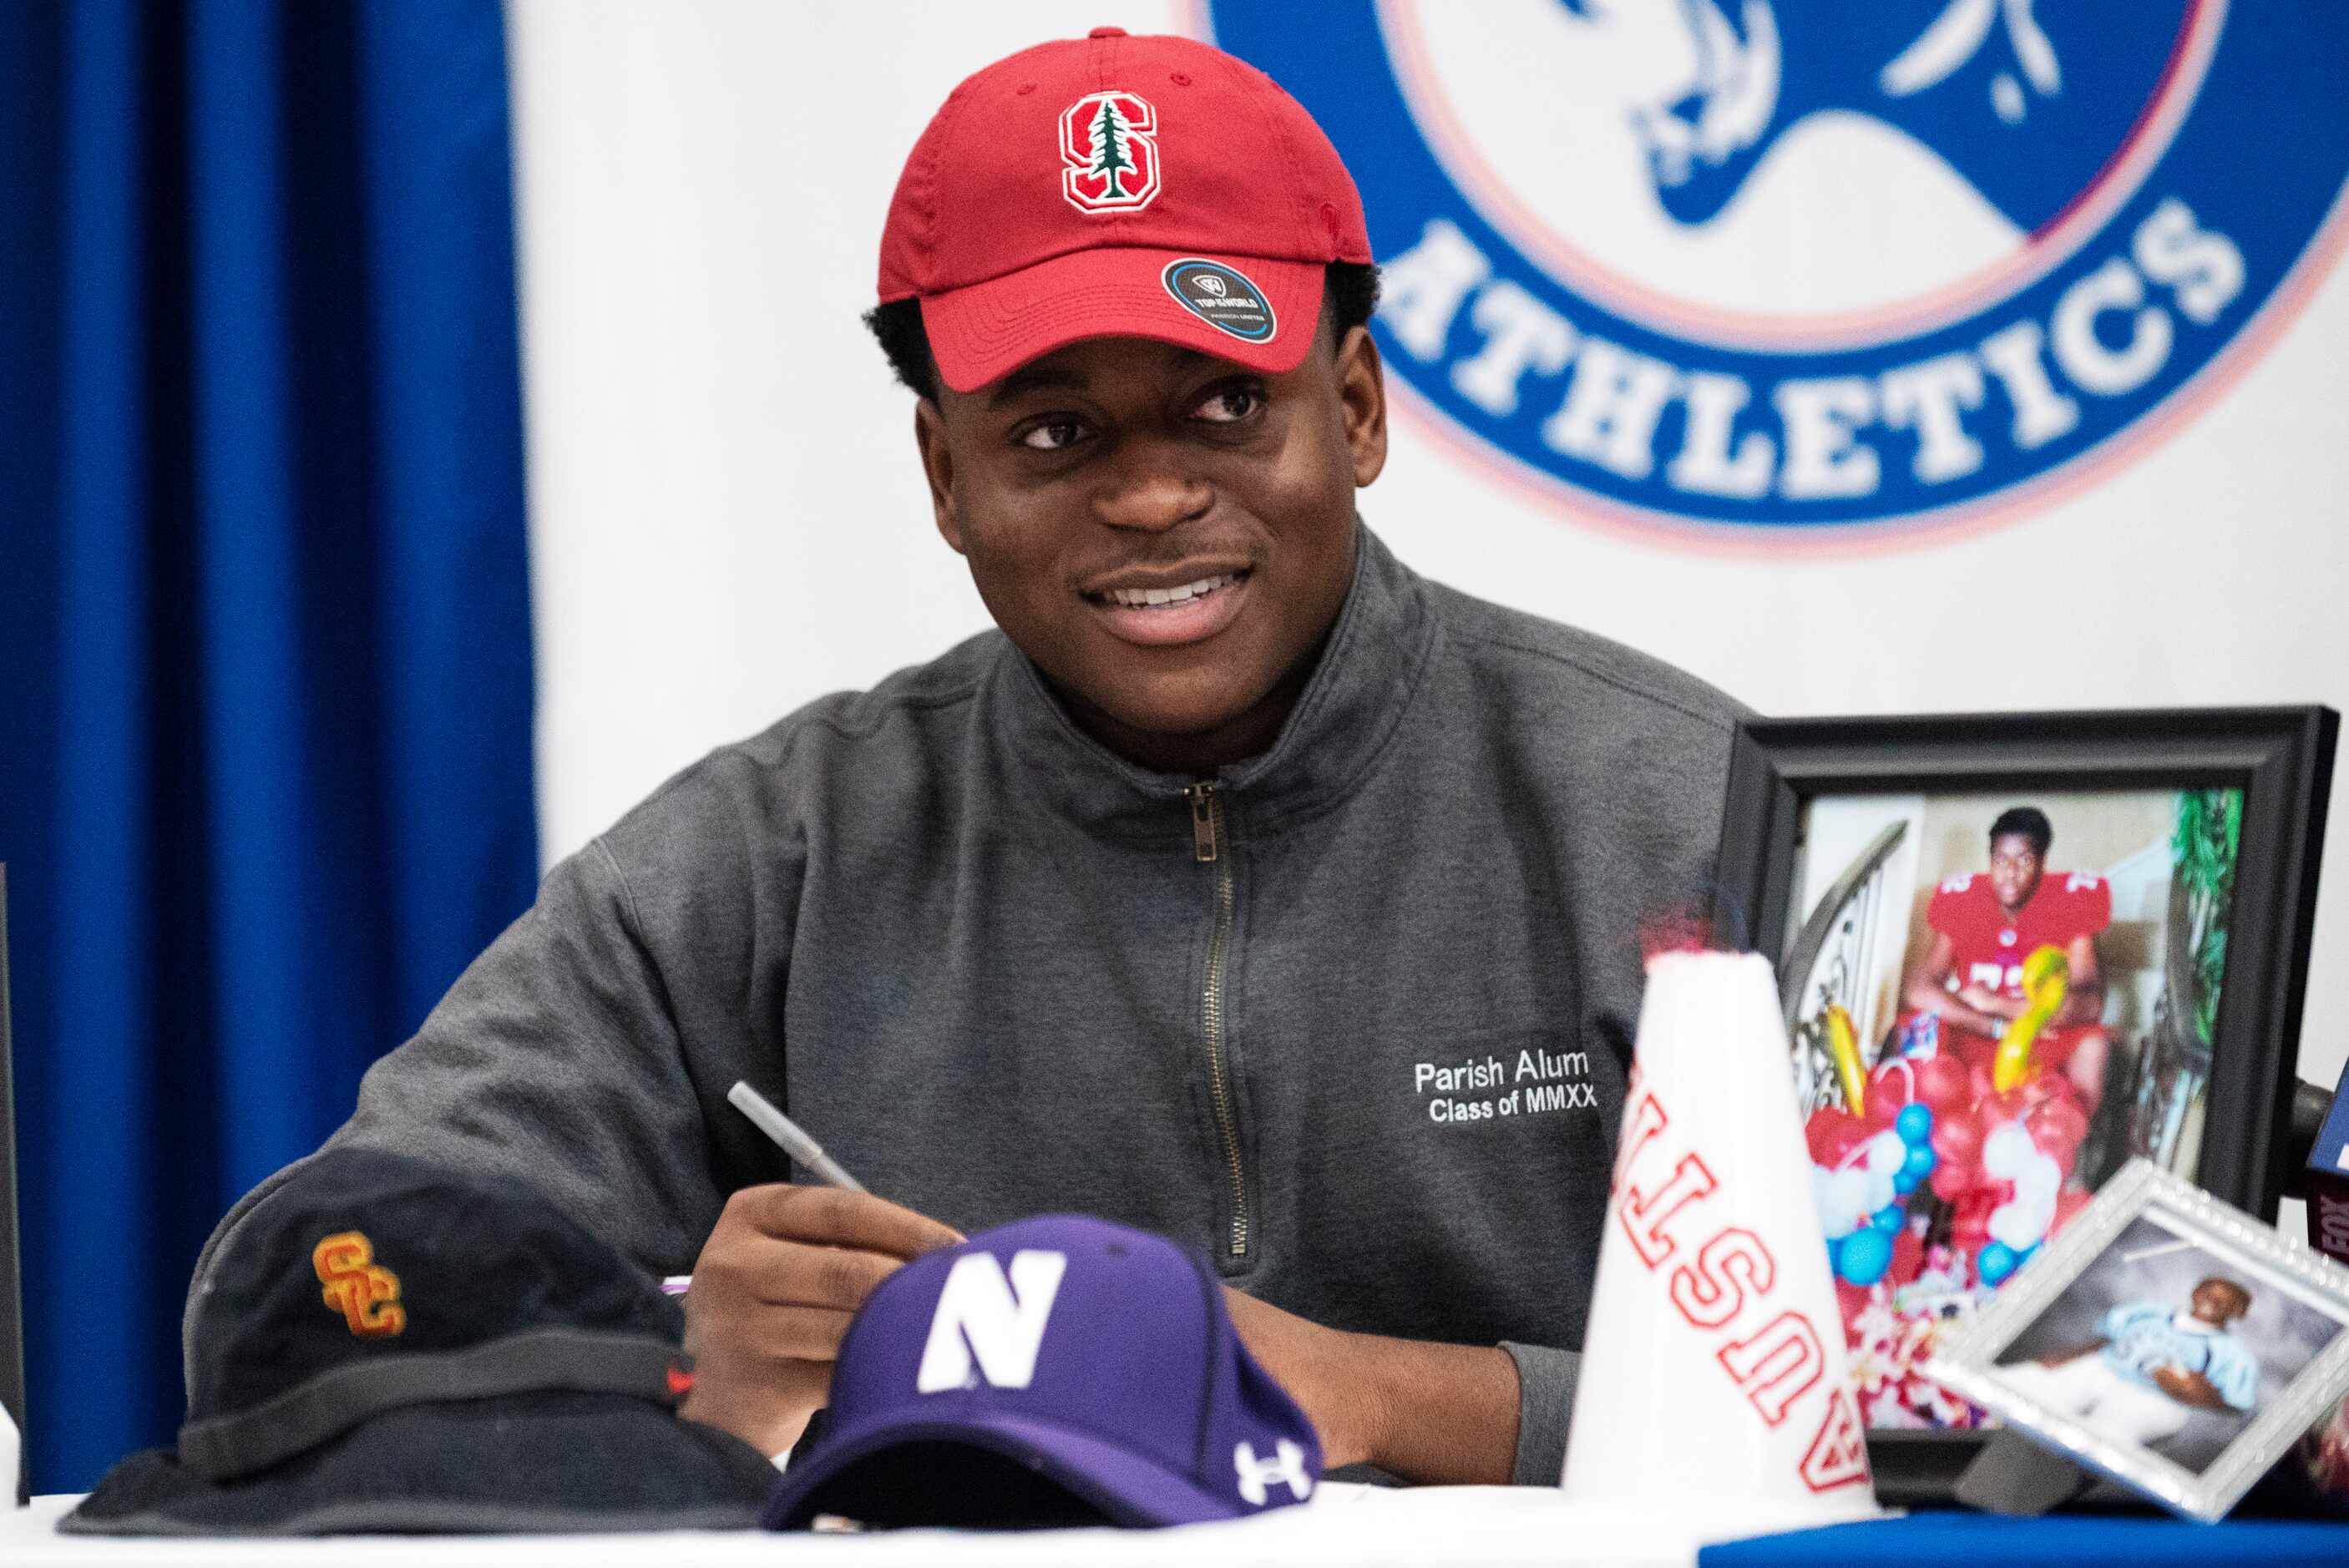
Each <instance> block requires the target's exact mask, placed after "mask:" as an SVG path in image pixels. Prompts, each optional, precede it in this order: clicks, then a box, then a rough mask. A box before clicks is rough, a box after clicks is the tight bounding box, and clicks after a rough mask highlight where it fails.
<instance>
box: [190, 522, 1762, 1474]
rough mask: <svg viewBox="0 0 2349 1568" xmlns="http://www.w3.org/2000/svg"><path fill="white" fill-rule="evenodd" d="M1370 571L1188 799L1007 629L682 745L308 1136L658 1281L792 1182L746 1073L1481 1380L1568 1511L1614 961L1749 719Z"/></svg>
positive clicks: (995, 1200) (867, 1128)
mask: <svg viewBox="0 0 2349 1568" xmlns="http://www.w3.org/2000/svg"><path fill="white" fill-rule="evenodd" d="M1359 544H1360V548H1359V549H1358V551H1357V560H1356V567H1355V578H1354V583H1353V586H1352V588H1351V591H1350V594H1349V597H1348V599H1347V602H1346V605H1345V608H1344V610H1343V611H1342V613H1341V614H1340V618H1339V622H1338V624H1337V626H1336V628H1335V630H1334V632H1333V633H1332V634H1331V637H1330V642H1329V645H1328V646H1327V648H1326V650H1325V652H1324V654H1323V656H1322V661H1321V664H1320V666H1319V668H1318V669H1317V671H1316V672H1315V674H1314V676H1313V677H1312V679H1311V681H1310V683H1309V685H1308V686H1307V688H1306V690H1305V693H1304V695H1303V696H1302V697H1301V698H1300V699H1299V703H1298V705H1297V708H1296V710H1295V712H1294V713H1293V714H1292V715H1291V716H1290V717H1289V719H1288V724H1287V726H1286V727H1284V728H1283V730H1282V732H1281V735H1280V737H1279V738H1278V741H1277V742H1276V743H1275V744H1274V746H1273V747H1272V748H1271V749H1270V750H1268V751H1267V752H1266V753H1264V754H1263V755H1262V756H1260V757H1257V758H1251V759H1249V760H1247V761H1245V762H1241V763H1238V764H1236V765H1234V766H1232V767H1229V768H1226V769H1223V770H1222V771H1221V772H1220V773H1219V774H1218V775H1217V776H1216V778H1215V779H1211V780H1203V781H1200V780H1193V779H1185V778H1176V777H1172V776H1167V775H1163V774H1156V773H1152V772H1148V771H1145V770H1143V769H1139V768H1136V767H1134V766H1133V765H1131V764H1129V763H1127V762H1124V761H1123V760H1122V759H1120V758H1116V757H1114V756H1112V754H1111V753H1109V752H1108V751H1106V750H1105V749H1103V748H1102V747H1100V746H1098V745H1097V744H1095V743H1094V742H1093V741H1092V740H1091V739H1089V738H1086V737H1085V736H1083V735H1082V734H1081V733H1080V732H1079V731H1078V730H1077V729H1076V728H1075V727H1073V725H1072V724H1071V722H1070V720H1069V718H1068V717H1067V716H1066V714H1065V713H1064V712H1063V711H1062V709H1061V707H1060V705H1059V704H1058V703H1057V702H1056V701H1055V700H1054V699H1053V697H1052V696H1050V693H1049V692H1048V690H1047V689H1046V687H1045V686H1044V685H1043V683H1042V682H1041V680H1040V677H1039V676H1038V675H1037V672H1036V670H1035V668H1034V666H1033V665H1031V664H1030V662H1029V661H1028V660H1027V658H1026V657H1024V656H1023V655H1021V654H1020V653H1019V651H1018V650H1017V649H1016V648H1015V647H1013V646H1012V645H1011V644H1010V643H1009V641H1008V640H1006V639H1005V638H1004V637H1003V636H1002V635H1001V634H999V633H992V632H990V633H988V634H983V635H980V636H978V637H974V638H972V639H971V640H969V641H968V642H966V643H964V644H962V645H960V646H958V647H957V648H955V649H953V650H952V651H950V652H948V653H947V655H945V656H943V657H942V658H939V659H937V660H936V661H935V662H934V663H931V664H927V665H919V666H916V667H915V668H912V669H908V670H904V671H900V672H899V673H898V674H896V675H895V676H890V677H889V678H888V679H887V680H885V681H884V682H882V683H881V684H880V685H879V686H876V687H874V689H873V690H871V691H869V692H864V693H843V694H841V695H838V696H829V697H825V698H823V699H821V700H820V701H817V702H814V703H812V704H810V705H809V706H808V707H804V708H802V709H801V710H800V711H798V712H797V713H794V714H792V716H791V717H788V718H785V719H783V720H782V721H781V723H779V724H777V725H775V726H774V727H772V728H771V729H769V730H767V731H766V732H764V733H763V734H761V735H759V736H757V737H755V738H752V739H750V740H747V741H744V742H742V743H740V744H739V745H734V746H728V747H724V748H720V749H719V750H718V751H716V752H713V753H712V754H711V755H709V757H707V758H703V759H702V760H701V761H700V762H698V763H696V764H695V765H694V766H693V767H691V768H688V769H686V770H685V771H684V772H683V773H681V774H679V775H678V777H676V778H675V779H671V780H670V781H669V782H668V783H667V784H666V785H665V786H663V787H662V788H661V789H660V790H659V791H658V792H657V793H656V794H655V795H654V796H653V797H652V798H651V799H648V800H647V801H646V802H645V803H644V804H642V805H641V806H639V807H637V808H636V810H633V811H631V812H629V813H628V815H627V816H626V818H624V819H623V820H621V821H620V822H619V823H618V824H617V825H616V827H614V828H613V829H612V830H610V831H609V832H607V833H605V835H604V836H603V837H602V838H600V839H598V840H597V841H595V843H593V844H591V845H590V846H588V847H587V848H586V849H585V850H583V851H580V852H579V853H578V854H576V855H574V856H572V857H571V858H570V859H568V860H566V861H564V862H563V863H561V864H560V865H558V866H556V867H555V868H554V870H553V871H552V872H549V873H548V874H547V877H546V880H545V882H544V883H543V886H542V888H541V889H540V892H539V898H538V902H537V903H536V905H535V906H534V907H533V909H532V910H531V911H530V912H529V913H527V914H525V915H523V917H522V919H520V920H519V921H517V922H516V923H514V924H513V925H512V927H511V928H510V929H509V930H508V931H506V932H505V934H503V935H502V936H500V937H499V938H498V940H497V941H496V943H494V944H492V946H491V947H490V949H489V950H488V951H487V952H486V953H484V954H482V955H481V958H480V959H478V960H477V961H476V962H475V963H474V964H473V965H472V966H471V968H470V969H468V970H467V971H466V973H465V975H463V977H462V978H460V980H459V981H458V983H457V984H456V985H455V986H454V987H453V988H452V989H451V990H450V993H449V995H448V996H447V997H446V998H445V999H444V1000H443V1001H442V1002H441V1004H440V1006H439V1007H437V1008H436V1009H434V1011H433V1013H432V1015H431V1016H430V1017H429V1018H428V1019H427V1020H426V1022H425V1024H424V1026H423V1028H422V1029H421V1030H420V1031H419V1033H418V1035H417V1037H415V1038H414V1039H412V1040H410V1041H409V1042H408V1043H407V1044H406V1045H404V1046H402V1047H399V1048H398V1050H396V1051H393V1052H391V1053H390V1054H389V1055H388V1056H387V1057H384V1058H383V1059H382V1060H381V1061H380V1062H378V1064H377V1065H376V1066H375V1067H374V1068H373V1069H372V1070H370V1071H369V1072H368V1074H367V1078H366V1081H365V1082H364V1084H363V1085H362V1086H361V1088H360V1091H359V1101H358V1107H357V1111H356V1113H355V1114H354V1115H353V1116H352V1118H351V1119H350V1120H349V1121H348V1122H347V1124H346V1125H345V1126H344V1127H343V1128H342V1129H341V1130H339V1131H338V1132H336V1134H335V1137H334V1140H333V1142H334V1143H336V1144H350V1143H361V1144H369V1145H375V1146H379V1147H385V1148H392V1149H398V1150H406V1151H408V1152H410V1153H413V1154H417V1155H420V1156H423V1157H426V1158H429V1159H434V1160H440V1161H449V1162H451V1163H459V1164H463V1165H467V1166H471V1167H476V1168H480V1169H483V1170H489V1171H505V1172H511V1173H512V1174H515V1175H518V1176H521V1177H523V1178H524V1179H525V1180H528V1181H534V1182H536V1183H538V1184H539V1185H540V1186H541V1187H542V1188H543V1190H545V1191H548V1192H549V1193H550V1194H552V1195H553V1196H554V1198H556V1199H557V1200H558V1201H560V1202H564V1203H566V1204H567V1205H569V1206H570V1208H571V1209H572V1210H573V1212H575V1213H576V1214H578V1215H579V1216H580V1217H581V1218H582V1219H583V1220H585V1222H588V1223H589V1224H591V1225H593V1226H595V1228H597V1229H598V1230H599V1231H601V1232H602V1233H604V1234H605V1235H606V1236H607V1237H609V1238H610V1239H611V1240H612V1241H613V1242H614V1243H616V1244H617V1245H618V1246H619V1247H620V1248H621V1249H622V1250H623V1251H625V1252H626V1253H630V1254H631V1255H633V1256H634V1257H636V1259H637V1260H638V1261H639V1262H641V1263H642V1264H644V1265H645V1267H647V1269H649V1270H651V1271H653V1272H654V1273H656V1274H682V1273H685V1272H687V1271H688V1270H689V1269H690V1268H691V1267H692V1266H693V1262H694V1259H695V1256H696V1254H697V1253H698V1252H699V1250H700V1247H701V1244H702V1242H703V1241H704V1239H705V1238H706V1237H707V1236H708V1234H709V1230H710V1228H711V1226H712V1225H713V1224H715V1223H716V1222H717V1219H718V1214H719V1209H720V1207H721V1206H722V1205H723V1203H724V1202H725V1199H726V1197H727V1195H728V1194H729V1193H730V1192H731V1191H733V1190H734V1189H736V1188H738V1187H741V1186H745V1185H750V1184H752V1183H756V1182H762V1181H781V1180H785V1179H788V1178H789V1177H790V1175H791V1174H792V1172H791V1171H790V1169H789V1167H788V1166H787V1164H786V1162H785V1161H784V1159H783V1157H782V1156H781V1153H779V1152H778V1151H777V1150H775V1148H774V1147H773V1146H772V1145H771V1144H770V1143H768V1142H767V1141H766V1140H765V1139H764V1138H762V1137H761V1135H760V1134H759V1132H758V1131H757V1130H755V1129H753V1128H752V1127H751V1125H750V1123H749V1122H748V1121H747V1120H745V1119H743V1118H742V1117H741V1116H740V1114H739V1113H738V1112H737V1111H735V1110H734V1109H732V1108H731V1107H730V1106H729V1105H728V1104H727V1103H726V1099H725V1096H726V1091H727V1089H728V1088H729V1087H730V1085H731V1084H732V1083H733V1082H734V1081H735V1080H736V1079H737V1078H747V1079H749V1080H750V1083H751V1084H752V1085H754V1086H755V1087H757V1088H760V1089H761V1091H763V1092H764V1093H766V1094H767V1095H768V1096H770V1097H771V1098H772V1099H775V1100H776V1101H777V1102H779V1103H781V1104H782V1105H783V1106H784V1107H785V1108H786V1109H788V1110H789V1111H790V1112H791V1114H792V1116H793V1117H794V1118H795V1119H798V1120H800V1121H802V1123H804V1124H805V1125H806V1126H807V1128H808V1129H809V1130H811V1131H812V1132H813V1133H814V1134H815V1135H816V1137H818V1138H819V1139H820V1140H823V1143H824V1145H825V1147H826V1149H827V1150H829V1151H830V1152H831V1153H832V1154H833V1156H834V1157H835V1158H836V1159H837V1160H839V1161H840V1162H841V1163H842V1164H843V1165H844V1166H846V1167H847V1168H848V1169H849V1170H850V1171H853V1172H854V1173H855V1174H856V1176H857V1177H858V1178H860V1179H861V1180H862V1181H864V1184H865V1185H866V1186H867V1187H869V1188H870V1189H871V1190H872V1191H875V1192H877V1193H880V1194H882V1195H883V1196H885V1197H887V1198H890V1199H892V1200H894V1201H895V1202H900V1203H903V1204H905V1205H907V1206H908V1207H911V1208H914V1209H917V1210H920V1211H922V1212H926V1213H928V1214H932V1215H935V1216H936V1218H938V1219H939V1220H942V1221H944V1222H947V1223H948V1224H951V1225H954V1226H956V1227H957V1228H959V1229H961V1230H963V1231H966V1232H970V1231H976V1230H978V1229H981V1228H983V1227H985V1226H988V1225H993V1224H997V1223H999V1222H1003V1221H1006V1220H1010V1219H1014V1218H1017V1217H1019V1216H1021V1215H1026V1214H1033V1213H1038V1212H1048V1211H1054V1210H1082V1211H1087V1212H1093V1213H1097V1214H1102V1215H1105V1216H1108V1217H1110V1218H1112V1219H1116V1220H1121V1221H1124V1222H1128V1223H1132V1224H1135V1225H1140V1226H1143V1227H1145V1228H1148V1229H1150V1230H1154V1231H1157V1232H1161V1233H1164V1234H1166V1235H1168V1236H1171V1237H1173V1238H1174V1239H1176V1240H1177V1241H1180V1242H1182V1243H1185V1244H1187V1245H1190V1246H1192V1247H1195V1248H1197V1249H1199V1250H1200V1251H1202V1252H1203V1253H1206V1255H1207V1256H1209V1257H1210V1258H1212V1259H1213V1260H1214V1262H1215V1264H1216V1267H1217V1268H1218V1269H1219V1270H1220V1271H1221V1272H1222V1274H1223V1276H1224V1278H1225V1279H1226V1280H1227V1281H1228V1282H1230V1283H1231V1284H1234V1285H1236V1286H1237V1287H1239V1288H1240V1289H1243V1290H1246V1291H1248V1292H1250V1293H1252V1294H1254V1295H1259V1296H1261V1297H1263V1298H1264V1299H1265V1300H1267V1301H1269V1302H1272V1303H1274V1304H1275V1305H1279V1306H1282V1307H1285V1308H1287V1309H1288V1310H1289V1311H1292V1312H1295V1313H1299V1314H1301V1315H1304V1316H1306V1317H1309V1318H1311V1319H1313V1320H1314V1321H1316V1322H1319V1323H1323V1324H1328V1325H1330V1326H1335V1327H1339V1328H1346V1329H1354V1330H1362V1331H1369V1332H1375V1333H1381V1334H1391V1335H1402V1336H1410V1337H1413V1338H1420V1339H1440V1340H1450V1341H1454V1342H1461V1343H1503V1344H1506V1345H1507V1346H1508V1347H1509V1349H1510V1352H1511V1354H1512V1355H1513V1356H1514V1357H1516V1363H1517V1367H1518V1371H1519V1375H1520V1381H1521V1384H1522V1387H1523V1407H1522V1410H1521V1418H1520V1425H1519V1438H1518V1448H1517V1461H1516V1479H1518V1480H1520V1481H1526V1482H1534V1483H1551V1482H1555V1481H1556V1480H1557V1474H1558V1467H1559V1463H1560V1460H1561V1457H1562V1455H1563V1452H1564V1447H1565V1430H1566V1420H1567V1414H1568V1405H1569V1401H1570V1396H1571V1391H1572V1385H1573V1378H1574V1370H1575V1366H1576V1349H1577V1347H1578V1346H1579V1345H1580V1343H1581V1339H1582V1329H1583V1319H1584V1312H1585V1308H1586V1306H1587V1305H1588V1298H1589V1293H1590V1285H1591V1274H1592V1270H1593V1267H1594V1265H1595V1264H1596V1261H1597V1258H1598V1253H1599V1226H1600V1221H1601V1218H1602V1216H1603V1213H1604V1210H1605V1206H1606V1202H1607V1188H1608V1178H1609V1155H1610V1151H1611V1147H1612V1143H1613V1140H1614V1135H1615V1130H1616V1124H1617V1121H1618V1119H1619V1114H1620V1110H1621V1106H1622V1096H1623V1085H1624V1077H1625V1073H1626V1071H1627V1068H1628V1067H1629V1063H1630V1040H1631V1030H1632V1026H1633V1021H1634V1017H1635V1015H1636V1011H1637V1007H1638V1002H1639V995H1640V948H1639V936H1640V927H1641V924H1642V923H1643V921H1645V920H1647V919H1649V918H1651V917H1652V916H1655V915H1657V914H1659V913H1670V912H1674V911H1681V910H1686V909H1689V908H1692V907H1696V908H1702V906H1704V905H1705V904H1706V903H1707V902H1708V900H1709V893H1710V878H1711V873H1712V868H1713V858H1714V852H1715V844H1716V841H1717V839H1718V836H1719V830H1720V820H1721V809H1722V792H1723V781H1724V778H1725V775H1726V771H1727V765H1728V758H1729V747H1730V737H1731V732H1732V728H1733V724H1734V721H1735V717H1736V715H1737V711H1738V710H1737V708H1736V707H1735V706H1734V705H1733V703H1732V702H1730V701H1729V699H1727V698H1725V697H1723V696H1722V695H1721V694H1719V693H1718V692H1716V691H1714V690H1713V689H1712V688H1711V687H1709V686H1704V685H1703V684H1702V683H1701V682H1699V681H1696V680H1694V679H1692V677H1690V676H1685V675H1682V674H1680V673H1679V672H1677V671H1674V670H1672V669H1671V668H1669V667H1667V666H1665V665H1661V664H1659V663H1657V662H1656V661H1654V660H1652V659H1649V658H1646V657H1644V656H1642V655H1638V654H1635V653H1632V652H1630V651H1629V650H1627V649H1625V648H1622V647H1619V646H1617V645H1613V644H1611V643H1608V642H1605V641H1602V640H1600V639H1599V638H1596V637H1593V636H1590V635H1588V634H1583V633H1580V632H1577V631H1574V630H1571V629H1569V628H1568V627H1564V626H1559V625H1556V624H1551V623H1548V622H1546V621H1542V620H1538V619H1537V618H1535V617H1532V616H1529V615H1525V614H1517V613H1515V612H1512V611H1508V610H1504V609H1502V608H1500V607H1498V606H1495V605H1493V604H1488V603H1483V602H1481V601H1478V600H1475V599H1471V598H1469V597H1467V596H1465V595H1464V594H1461V593H1454V592H1453V591H1452V590H1450V589H1447V588H1444V587H1442V586H1440V585H1438V584H1435V583H1429V582H1427V581H1425V580H1423V579H1422V578H1420V577H1418V576H1417V575H1415V574H1414V573H1412V572H1411V571H1410V570H1409V569H1408V568H1406V567H1404V566H1403V565H1402V564H1401V563H1400V562H1397V561H1396V560H1395V559H1394V557H1393V556H1392V554H1391V553H1390V552H1388V551H1387V550H1386V549H1385V548H1384V546H1383V545H1381V543H1380V542H1379V541H1378V540H1377V539H1376V537H1375V536H1373V535H1372V534H1371V533H1370V531H1368V530H1367V529H1364V530H1362V531H1361V533H1360V536H1359ZM274 1180H282V1176H281V1177H280V1178H276V1179H274ZM274 1180H273V1182H272V1183H264V1185H263V1186H262V1187H261V1188H259V1189H257V1190H256V1191H254V1193H253V1194H251V1195H249V1196H248V1197H246V1198H245V1199H244V1200H243V1202H241V1203H240V1204H239V1205H238V1207H237V1208H236V1209H235V1210H234V1211H233V1212H231V1213H230V1215H229V1216H228V1218H227V1219H225V1220H224V1221H222V1226H221V1230H220V1231H219V1232H216V1233H214V1236H213V1238H212V1243H211V1244H210V1245H209V1246H208V1247H207V1249H206V1253H205V1256H204V1259H203V1260H202V1261H201V1262H200V1263H199V1264H198V1268H197V1274H196V1284H195V1289H196V1290H197V1291H198V1292H201V1291H202V1290H203V1289H204V1288H205V1282H206V1281H207V1279H208V1277H209V1269H210V1265H211V1257H212V1251H213V1250H214V1249H216V1248H217V1246H218V1245H219V1243H220V1238H221V1236H222V1234H224V1233H226V1232H227V1230H228V1229H229V1228H230V1227H232V1226H233V1225H234V1224H235V1223H236V1222H238V1220H239V1219H240V1218H241V1217H242V1216H243V1214H244V1213H245V1212H249V1211H250V1210H251V1208H252V1207H253V1206H254V1204H255V1203H257V1202H265V1201H266V1198H267V1194H268V1192H269V1191H271V1187H272V1185H273V1184H274Z"/></svg>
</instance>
